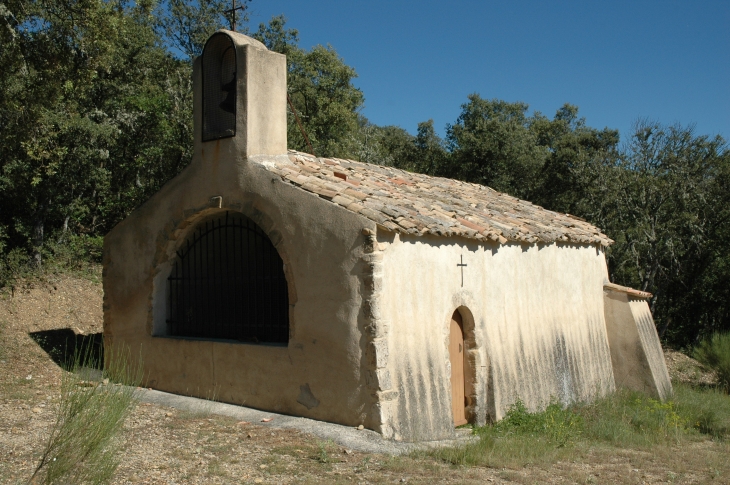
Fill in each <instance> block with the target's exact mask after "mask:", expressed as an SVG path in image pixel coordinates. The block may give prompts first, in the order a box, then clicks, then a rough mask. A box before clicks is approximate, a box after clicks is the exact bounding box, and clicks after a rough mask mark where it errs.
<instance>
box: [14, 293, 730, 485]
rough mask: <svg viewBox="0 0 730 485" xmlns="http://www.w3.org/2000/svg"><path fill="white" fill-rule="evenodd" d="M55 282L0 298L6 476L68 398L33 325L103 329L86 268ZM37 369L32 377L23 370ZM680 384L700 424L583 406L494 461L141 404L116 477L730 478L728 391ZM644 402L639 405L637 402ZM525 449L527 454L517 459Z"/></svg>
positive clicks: (25, 464)
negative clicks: (617, 426) (371, 449)
mask: <svg viewBox="0 0 730 485" xmlns="http://www.w3.org/2000/svg"><path fill="white" fill-rule="evenodd" d="M51 283H52V286H50V287H49V286H38V287H36V288H26V289H24V290H23V291H18V292H16V295H15V296H14V297H13V298H12V299H10V298H6V299H4V300H0V325H1V326H0V347H1V348H2V349H3V352H4V354H3V355H2V356H0V443H2V446H0V483H3V484H5V483H7V484H21V483H22V484H25V483H27V481H28V478H29V477H30V475H31V474H32V472H33V468H34V466H35V465H36V464H37V463H38V459H39V457H40V454H41V452H42V449H43V444H44V443H45V441H46V439H47V437H48V433H49V431H50V430H51V428H52V425H53V422H54V420H53V417H54V414H53V409H54V407H55V406H57V405H58V404H59V401H60V390H61V378H62V375H63V371H62V370H61V367H60V366H59V365H58V364H57V363H55V362H54V361H53V360H52V359H51V357H50V356H49V354H48V353H47V352H46V351H44V350H43V348H41V346H40V345H39V343H38V342H37V341H35V340H33V339H32V338H31V337H30V334H38V332H49V331H54V332H55V331H64V332H66V333H68V332H67V331H68V329H73V328H74V327H75V328H76V329H77V330H78V331H76V330H74V331H71V334H75V335H78V334H80V333H83V334H86V335H89V334H95V333H97V332H100V331H101V305H102V302H101V290H100V287H99V285H98V283H94V282H92V281H89V280H85V279H59V280H58V281H53V282H51ZM54 285H55V286H56V289H54V288H53V286H54ZM693 365H694V364H693ZM692 372H694V371H692ZM29 375H30V376H31V378H30V379H26V377H28V376H29ZM676 389H677V398H676V400H675V404H676V408H674V412H675V413H676V414H677V415H679V416H683V417H686V418H687V422H688V423H689V422H692V423H697V422H700V423H704V424H703V426H705V429H704V430H703V429H700V428H699V427H697V426H695V425H694V424H692V425H691V426H690V428H689V429H688V430H687V431H686V436H684V435H683V436H682V437H681V439H680V440H679V441H677V440H674V439H673V438H672V437H671V433H666V432H663V433H664V435H663V436H664V437H663V438H661V440H656V439H654V438H653V437H652V433H651V432H646V433H645V434H644V435H643V437H642V434H641V433H640V432H639V431H635V432H638V433H639V435H638V436H639V437H638V438H637V437H636V435H630V436H633V437H630V438H626V439H625V438H621V433H615V434H616V435H617V436H618V438H616V439H614V440H613V441H611V440H610V439H608V438H605V437H604V438H601V437H600V433H598V432H595V431H590V430H591V429H594V428H593V427H592V426H593V425H591V424H590V422H589V420H590V419H592V418H591V416H590V413H587V410H586V413H587V414H584V415H582V416H583V423H582V428H581V433H580V434H578V435H575V436H573V435H571V434H570V433H568V434H567V435H568V437H569V438H570V439H568V440H567V442H566V443H565V444H564V445H563V446H557V445H558V444H559V442H560V441H561V439H559V438H561V437H562V436H565V434H564V433H563V434H561V432H560V430H559V429H558V432H555V430H553V432H552V434H548V435H546V436H543V437H542V438H539V437H538V439H537V440H535V439H532V438H529V437H524V436H523V437H519V436H517V438H515V441H513V442H512V443H511V444H509V446H512V448H509V446H503V445H505V444H506V443H505V441H504V435H505V433H504V432H503V433H502V436H501V437H500V436H495V437H494V439H495V445H494V446H493V448H492V449H491V453H492V454H491V456H489V455H487V458H486V459H485V460H486V461H482V462H476V461H474V462H473V463H472V464H469V465H460V464H454V463H458V460H452V459H449V458H448V453H453V451H452V452H446V451H444V455H439V454H438V453H437V454H431V453H417V454H413V455H409V456H400V457H392V456H386V455H379V454H369V453H359V452H351V453H348V452H347V451H348V450H344V449H343V448H342V447H340V446H338V445H336V444H333V443H331V442H322V440H320V439H317V438H316V437H312V436H309V435H305V434H303V433H300V432H298V431H294V430H278V429H272V428H269V427H263V426H258V425H256V424H242V423H239V422H237V421H235V420H232V419H229V418H225V417H219V416H214V415H210V414H206V413H184V412H181V411H178V410H176V409H169V408H163V407H160V406H157V405H152V404H142V405H139V406H137V408H135V409H134V410H133V412H132V413H131V414H130V415H129V417H128V418H127V419H126V421H125V423H124V427H123V430H122V433H121V435H120V436H121V446H122V448H121V452H120V454H119V456H120V458H121V461H120V464H119V467H118V468H117V470H116V473H115V475H114V477H113V479H112V483H115V484H116V483H119V484H126V483H130V484H131V483H134V484H138V483H148V484H169V483H186V484H188V483H190V484H197V483H200V484H208V483H285V484H287V483H343V484H344V483H347V484H351V483H377V484H380V483H383V484H385V483H390V484H392V483H400V482H401V480H403V479H404V480H405V481H406V483H423V484H431V483H459V484H462V483H465V484H471V483H474V484H477V483H479V484H484V483H525V484H533V483H549V484H558V483H621V484H634V483H636V484H638V483H730V460H728V458H727V457H728V456H730V446H729V445H728V442H727V441H726V440H724V439H721V438H719V437H718V436H720V435H718V436H714V435H713V434H712V433H710V432H709V431H710V430H715V431H717V432H721V431H722V429H723V427H724V426H725V425H724V424H723V423H725V422H726V421H725V420H726V418H727V414H728V413H730V409H728V405H727V401H724V400H722V396H721V395H719V394H713V393H699V394H697V393H696V392H695V391H696V390H693V389H692V388H685V387H682V386H677V387H676ZM647 405H648V403H644V404H643V405H640V406H639V410H641V406H644V407H645V408H647ZM632 406H635V405H634V404H632V403H631V402H630V400H629V402H628V403H624V405H623V408H621V409H623V411H621V413H618V410H617V411H616V413H615V415H621V416H623V419H626V420H628V421H622V422H623V423H624V424H622V426H624V425H625V424H626V422H628V423H629V424H631V422H632V419H633V418H631V416H633V414H632V413H633V412H634V411H635V410H636V409H635V408H634V407H632ZM593 409H600V408H593ZM617 409H618V407H617ZM647 409H649V411H650V412H649V417H651V416H654V418H656V416H655V415H656V414H657V413H656V412H654V411H652V410H651V409H650V408H647ZM645 411H646V409H645ZM660 411H661V410H660ZM665 411H666V410H665ZM576 412H577V411H576ZM597 414H600V413H598V412H597ZM644 414H646V413H644ZM659 414H661V412H660V413H659ZM667 415H669V416H670V417H671V414H667V413H665V418H666V416H667ZM642 416H643V415H642V413H641V412H639V413H637V419H636V420H635V421H633V422H635V423H643V422H644V421H645V420H647V419H648V418H647V417H646V416H644V417H642ZM553 417H554V418H560V416H559V415H555V416H553ZM690 417H691V419H690ZM665 418H664V420H663V422H664V423H666V422H667V420H666V419H665ZM557 422H558V423H560V422H561V421H560V419H558V420H557ZM563 422H564V421H563ZM648 422H649V423H651V419H649V420H648ZM658 422H659V423H661V422H662V421H661V420H660V421H658ZM634 428H635V429H639V430H640V429H641V427H640V426H639V427H638V428H636V426H635V427H634ZM667 429H669V428H667ZM503 431H504V430H503ZM632 433H634V432H632ZM683 433H684V431H683ZM723 433H724V432H723ZM594 434H595V436H594ZM604 434H605V433H604ZM720 434H722V433H720ZM511 436H516V434H515V433H513V434H512V435H511ZM609 436H610V433H609ZM505 455H510V456H507V457H506V456H505ZM520 456H522V457H523V458H525V457H526V458H527V459H519V457H520ZM515 457H517V458H515ZM489 460H491V461H489Z"/></svg>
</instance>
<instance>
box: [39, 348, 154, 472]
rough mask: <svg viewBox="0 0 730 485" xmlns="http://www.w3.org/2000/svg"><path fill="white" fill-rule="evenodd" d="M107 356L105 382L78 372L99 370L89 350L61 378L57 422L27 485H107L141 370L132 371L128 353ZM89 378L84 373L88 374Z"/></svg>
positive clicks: (113, 469)
mask: <svg viewBox="0 0 730 485" xmlns="http://www.w3.org/2000/svg"><path fill="white" fill-rule="evenodd" d="M110 354H111V355H107V356H106V369H105V370H104V374H103V377H104V380H102V381H96V382H94V381H89V380H86V379H85V378H84V377H85V376H84V373H82V372H80V371H82V370H88V369H94V368H97V367H99V366H100V363H99V362H96V361H94V357H93V353H92V352H91V351H90V350H88V349H87V350H86V351H85V350H81V351H79V352H77V353H76V356H75V359H74V364H73V366H72V369H71V370H72V372H66V373H64V375H63V377H62V381H61V399H60V404H59V408H58V411H57V415H56V421H55V423H54V425H53V427H52V428H51V432H50V435H49V438H48V441H47V443H46V445H45V447H44V449H43V452H42V455H41V459H40V461H39V463H38V466H37V467H36V470H35V472H34V473H33V476H32V477H31V480H30V482H31V483H43V484H53V483H94V484H99V483H108V482H109V481H110V480H111V477H112V475H113V474H114V472H115V470H116V468H117V466H118V464H119V456H120V454H119V450H120V442H119V440H118V435H119V433H120V431H121V429H122V426H123V424H124V420H125V418H126V417H127V415H128V414H129V412H130V411H131V410H132V407H133V404H134V402H135V401H136V400H135V394H136V386H137V385H138V384H139V382H140V381H141V377H142V373H141V367H139V366H136V367H130V364H129V362H130V359H129V355H128V352H125V351H123V350H120V351H112V352H110ZM87 374H88V372H87Z"/></svg>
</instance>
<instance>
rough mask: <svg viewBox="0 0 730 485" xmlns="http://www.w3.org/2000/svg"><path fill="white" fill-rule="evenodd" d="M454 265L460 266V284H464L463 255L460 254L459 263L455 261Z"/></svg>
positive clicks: (464, 264)
mask: <svg viewBox="0 0 730 485" xmlns="http://www.w3.org/2000/svg"><path fill="white" fill-rule="evenodd" d="M456 266H460V267H461V286H462V287H463V286H464V268H466V263H464V256H463V255H462V256H461V263H456Z"/></svg>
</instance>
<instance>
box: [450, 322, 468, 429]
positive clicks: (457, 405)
mask: <svg viewBox="0 0 730 485" xmlns="http://www.w3.org/2000/svg"><path fill="white" fill-rule="evenodd" d="M449 360H450V361H451V409H452V411H453V414H454V426H461V425H462V424H466V423H467V421H466V409H465V406H464V401H465V399H464V397H465V396H464V394H465V393H464V388H465V386H464V326H463V324H462V321H461V314H460V313H459V312H458V310H457V311H455V312H454V314H453V315H452V316H451V331H450V334H449Z"/></svg>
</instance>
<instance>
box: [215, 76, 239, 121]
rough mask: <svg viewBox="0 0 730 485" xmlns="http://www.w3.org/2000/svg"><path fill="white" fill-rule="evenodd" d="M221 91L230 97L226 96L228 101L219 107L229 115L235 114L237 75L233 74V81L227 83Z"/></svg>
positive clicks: (224, 101)
mask: <svg viewBox="0 0 730 485" xmlns="http://www.w3.org/2000/svg"><path fill="white" fill-rule="evenodd" d="M221 91H226V92H228V95H226V99H224V100H223V102H221V103H220V104H219V105H218V106H219V107H220V109H222V110H223V111H226V112H228V113H235V112H236V74H235V73H234V74H233V79H231V81H230V82H227V83H226V84H224V85H223V86H221Z"/></svg>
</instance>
